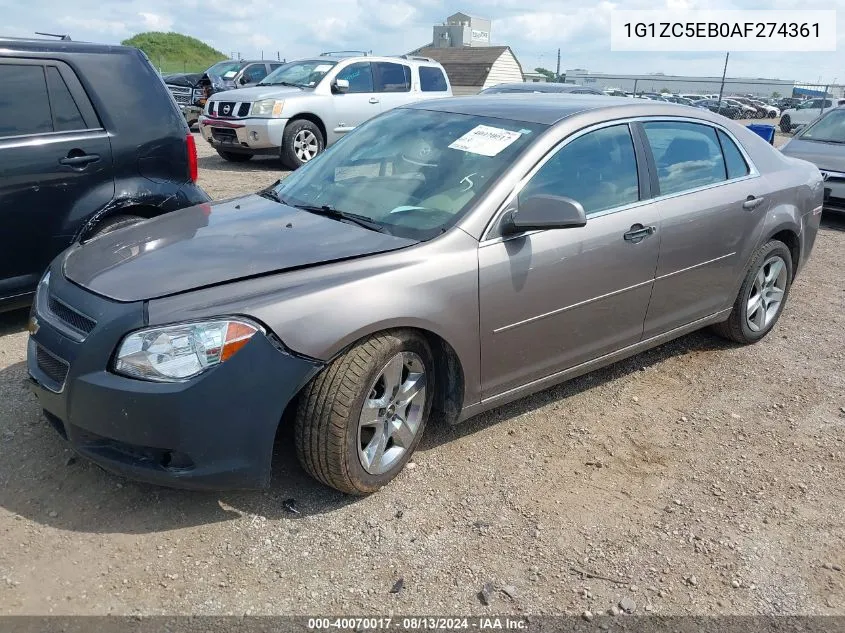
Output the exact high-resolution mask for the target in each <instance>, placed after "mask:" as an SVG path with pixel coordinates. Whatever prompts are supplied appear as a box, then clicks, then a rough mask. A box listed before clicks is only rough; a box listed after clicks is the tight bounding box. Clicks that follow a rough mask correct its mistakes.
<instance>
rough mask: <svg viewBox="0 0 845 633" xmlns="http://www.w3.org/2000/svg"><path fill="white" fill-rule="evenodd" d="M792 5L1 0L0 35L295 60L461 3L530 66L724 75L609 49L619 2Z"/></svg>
mask: <svg viewBox="0 0 845 633" xmlns="http://www.w3.org/2000/svg"><path fill="white" fill-rule="evenodd" d="M663 6H665V7H666V8H667V9H685V8H686V9H792V8H794V7H795V6H796V5H795V4H794V1H793V0H766V1H765V2H762V1H760V0H734V1H730V0H711V1H709V2H707V1H705V0H619V1H617V2H611V1H608V0H599V1H597V2H596V1H593V2H591V1H590V0H580V1H578V0H462V1H452V0H449V1H447V2H437V1H435V0H309V1H308V2H291V1H290V0H234V1H232V0H73V1H72V2H68V1H67V0H28V1H27V2H22V1H21V0H0V16H2V17H0V36H2V35H6V36H15V37H28V36H32V35H33V33H34V32H35V31H46V32H53V33H68V34H69V35H70V36H71V37H72V38H73V39H75V40H86V41H94V42H104V43H119V42H120V41H121V40H123V39H126V38H128V37H130V36H132V35H134V34H136V33H139V32H143V31H176V32H179V33H184V34H186V35H192V36H194V37H197V38H199V39H201V40H203V41H205V42H207V43H208V44H210V45H211V46H213V47H214V48H216V49H218V50H220V51H222V52H223V53H224V54H226V55H229V54H230V53H232V52H238V53H240V54H241V55H242V56H243V57H258V56H260V55H261V54H262V51H263V54H264V56H265V57H276V55H277V53H278V54H279V55H280V56H281V57H282V58H286V59H288V60H290V59H293V58H297V57H303V56H310V55H315V54H318V53H320V52H323V51H326V50H346V49H353V50H372V51H373V53H376V54H401V53H407V52H408V51H410V50H412V49H415V48H417V47H419V46H422V45H424V44H426V43H428V42H431V32H432V26H433V25H434V24H439V23H442V22H443V21H444V20H445V18H446V17H447V16H449V15H451V14H453V13H455V12H457V11H461V12H464V13H468V14H471V15H479V16H482V17H487V18H489V19H491V20H492V22H493V24H492V27H491V43H492V44H507V45H509V46H510V47H511V48H512V49H513V51H514V52H515V54H516V56H517V58H518V59H519V61H520V63H521V64H522V66H523V69H524V70H526V71H527V70H533V69H534V68H535V67H537V66H542V67H545V68H549V69H552V70H554V68H555V65H556V63H557V49H558V48H560V49H561V70H562V71H565V70H566V69H572V68H582V69H587V70H589V71H593V72H604V73H609V74H638V73H656V72H662V73H665V74H667V75H668V74H679V75H696V76H718V75H721V73H722V66H723V64H724V54H723V53H672V54H666V53H630V52H628V53H625V52H612V51H611V50H610V21H609V20H610V18H609V16H610V12H611V10H613V9H660V8H661V7H663ZM801 8H802V9H837V10H838V13H837V37H838V41H837V47H838V50H839V51H845V28H843V23H842V21H843V20H845V0H826V1H824V0H823V1H818V0H806V1H805V2H802V3H801ZM840 60H842V56H841V53H839V52H837V53H805V52H801V53H787V52H772V53H732V54H731V57H730V62H729V66H728V76H732V77H765V78H778V79H792V80H796V81H801V82H807V83H816V82H819V83H828V82H832V81H834V80H835V79H838V80H839V82H840V83H843V82H845V66H843V65H842V64H841V63H840Z"/></svg>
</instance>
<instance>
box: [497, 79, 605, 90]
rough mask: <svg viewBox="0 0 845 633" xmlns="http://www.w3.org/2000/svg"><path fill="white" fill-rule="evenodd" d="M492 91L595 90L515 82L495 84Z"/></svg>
mask: <svg viewBox="0 0 845 633" xmlns="http://www.w3.org/2000/svg"><path fill="white" fill-rule="evenodd" d="M491 88H492V89H495V90H500V89H524V90H526V91H531V92H572V91H573V90H595V91H596V92H600V91H599V90H596V89H595V88H590V87H589V86H581V85H579V84H559V83H553V82H544V81H536V82H535V81H517V82H513V83H505V84H496V85H495V86H491Z"/></svg>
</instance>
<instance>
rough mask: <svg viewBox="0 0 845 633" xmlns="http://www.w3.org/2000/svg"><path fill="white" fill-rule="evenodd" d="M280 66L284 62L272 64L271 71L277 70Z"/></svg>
mask: <svg viewBox="0 0 845 633" xmlns="http://www.w3.org/2000/svg"><path fill="white" fill-rule="evenodd" d="M280 66H282V62H279V63H277V64H270V72H273V71H274V70H276V69H277V68H279V67H280Z"/></svg>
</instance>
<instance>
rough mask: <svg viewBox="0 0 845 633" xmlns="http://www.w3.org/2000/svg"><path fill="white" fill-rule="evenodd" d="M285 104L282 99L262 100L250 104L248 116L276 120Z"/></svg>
mask: <svg viewBox="0 0 845 633" xmlns="http://www.w3.org/2000/svg"><path fill="white" fill-rule="evenodd" d="M284 105H285V102H284V100H283V99H262V100H261V101H256V102H255V103H253V104H252V109H251V110H250V114H252V116H266V117H271V118H274V119H278V118H279V117H280V116H282V108H283V107H284Z"/></svg>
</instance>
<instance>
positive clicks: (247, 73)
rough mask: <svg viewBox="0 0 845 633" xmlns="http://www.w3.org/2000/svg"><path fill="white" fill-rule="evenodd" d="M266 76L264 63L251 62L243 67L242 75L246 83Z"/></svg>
mask: <svg viewBox="0 0 845 633" xmlns="http://www.w3.org/2000/svg"><path fill="white" fill-rule="evenodd" d="M266 76H267V67H266V66H265V65H264V64H252V65H251V66H247V67H246V68H245V69H244V74H243V77H245V78H246V80H247V81H246V83H248V84H255V83H258V82H259V81H261V80H262V79H264V78H265V77H266Z"/></svg>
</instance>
